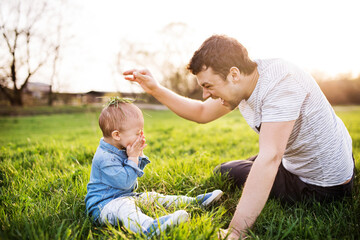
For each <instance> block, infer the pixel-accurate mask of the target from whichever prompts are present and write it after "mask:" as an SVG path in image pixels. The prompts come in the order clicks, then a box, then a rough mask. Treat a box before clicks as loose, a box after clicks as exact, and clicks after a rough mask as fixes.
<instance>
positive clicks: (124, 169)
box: [101, 159, 144, 190]
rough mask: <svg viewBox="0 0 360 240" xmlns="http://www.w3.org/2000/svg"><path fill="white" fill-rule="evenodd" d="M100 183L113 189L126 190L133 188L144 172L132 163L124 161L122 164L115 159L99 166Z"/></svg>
mask: <svg viewBox="0 0 360 240" xmlns="http://www.w3.org/2000/svg"><path fill="white" fill-rule="evenodd" d="M101 171H102V181H103V182H104V183H105V184H107V185H109V186H112V187H114V188H119V189H124V190H128V189H130V188H131V187H133V186H134V184H135V183H136V180H137V178H138V177H141V176H142V175H143V174H144V172H143V171H142V170H141V169H140V168H139V167H138V166H136V164H135V163H134V162H133V161H129V160H128V159H125V161H124V164H122V163H121V162H120V161H118V160H117V159H112V160H111V161H107V162H106V163H104V164H103V165H102V166H101Z"/></svg>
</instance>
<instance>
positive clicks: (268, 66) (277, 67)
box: [255, 58, 293, 74]
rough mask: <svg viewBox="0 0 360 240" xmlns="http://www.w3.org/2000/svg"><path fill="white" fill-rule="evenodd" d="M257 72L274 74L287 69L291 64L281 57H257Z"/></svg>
mask: <svg viewBox="0 0 360 240" xmlns="http://www.w3.org/2000/svg"><path fill="white" fill-rule="evenodd" d="M255 62H256V63H257V65H258V71H259V74H261V73H262V74H275V73H279V72H284V71H288V70H289V69H290V68H292V66H293V64H291V63H290V62H288V61H286V60H284V59H282V58H269V59H257V60H255Z"/></svg>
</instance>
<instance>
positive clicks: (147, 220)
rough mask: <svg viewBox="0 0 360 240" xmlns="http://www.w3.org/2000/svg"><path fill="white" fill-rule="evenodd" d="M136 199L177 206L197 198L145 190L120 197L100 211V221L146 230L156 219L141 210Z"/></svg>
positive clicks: (139, 230)
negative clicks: (136, 194) (137, 193)
mask: <svg viewBox="0 0 360 240" xmlns="http://www.w3.org/2000/svg"><path fill="white" fill-rule="evenodd" d="M136 201H138V202H141V203H143V204H153V203H154V204H160V205H163V206H165V207H169V206H170V205H172V204H175V206H177V205H178V204H180V203H190V202H192V201H195V198H192V197H186V196H177V195H162V194H160V193H156V192H145V193H142V194H141V195H139V196H135V197H119V198H116V199H114V200H112V201H110V202H109V203H108V204H106V205H105V207H104V208H103V209H102V211H101V213H100V219H99V221H100V223H106V222H109V223H110V224H111V225H114V226H116V225H117V224H118V222H122V224H123V225H124V226H125V227H126V228H128V229H130V230H131V231H133V232H135V233H137V232H144V231H145V230H147V228H149V227H150V226H151V225H152V224H153V223H154V219H153V218H151V217H149V216H147V215H145V214H144V213H142V212H141V210H140V208H139V207H137V206H136Z"/></svg>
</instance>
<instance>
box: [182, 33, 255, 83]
mask: <svg viewBox="0 0 360 240" xmlns="http://www.w3.org/2000/svg"><path fill="white" fill-rule="evenodd" d="M256 66H257V64H256V62H253V61H252V60H251V59H250V58H249V56H248V52H247V50H246V48H245V47H244V46H243V45H241V43H239V42H238V41H237V40H236V39H235V38H231V37H228V36H225V35H213V36H211V37H209V38H208V39H206V40H205V41H204V43H203V44H202V45H201V46H200V48H199V49H198V50H197V51H195V53H194V55H193V57H192V58H191V60H190V62H189V64H188V66H187V68H188V70H190V72H191V73H192V74H194V75H196V74H198V73H199V72H201V71H203V70H206V69H207V68H209V67H211V68H212V70H213V71H214V73H216V74H218V75H220V76H221V77H222V78H223V79H224V80H225V79H226V77H227V75H228V74H229V71H230V68H231V67H237V68H238V69H239V70H240V72H241V73H244V74H245V75H250V74H251V73H252V72H253V71H254V70H255V68H256ZM204 67H205V69H204Z"/></svg>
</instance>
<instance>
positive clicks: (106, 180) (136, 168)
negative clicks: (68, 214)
mask: <svg viewBox="0 0 360 240" xmlns="http://www.w3.org/2000/svg"><path fill="white" fill-rule="evenodd" d="M148 163H150V161H149V159H148V158H147V157H139V164H138V165H136V164H135V163H134V162H133V161H130V160H128V156H127V154H126V151H125V150H120V149H118V148H116V147H114V146H113V145H111V144H109V143H106V142H105V141H104V139H103V138H101V140H100V144H99V147H98V148H97V150H96V152H95V155H94V158H93V160H92V165H91V173H90V181H89V183H88V185H87V194H86V197H85V204H86V210H87V213H88V215H89V216H91V217H92V219H93V221H94V222H96V221H97V219H98V218H99V216H100V213H101V210H102V209H103V208H104V206H105V205H106V204H107V203H109V202H110V201H111V200H113V199H115V198H118V197H123V196H134V195H136V193H135V192H134V191H135V189H136V188H137V178H138V177H141V176H142V175H144V172H143V169H144V167H145V166H146V165H147V164H148Z"/></svg>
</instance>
